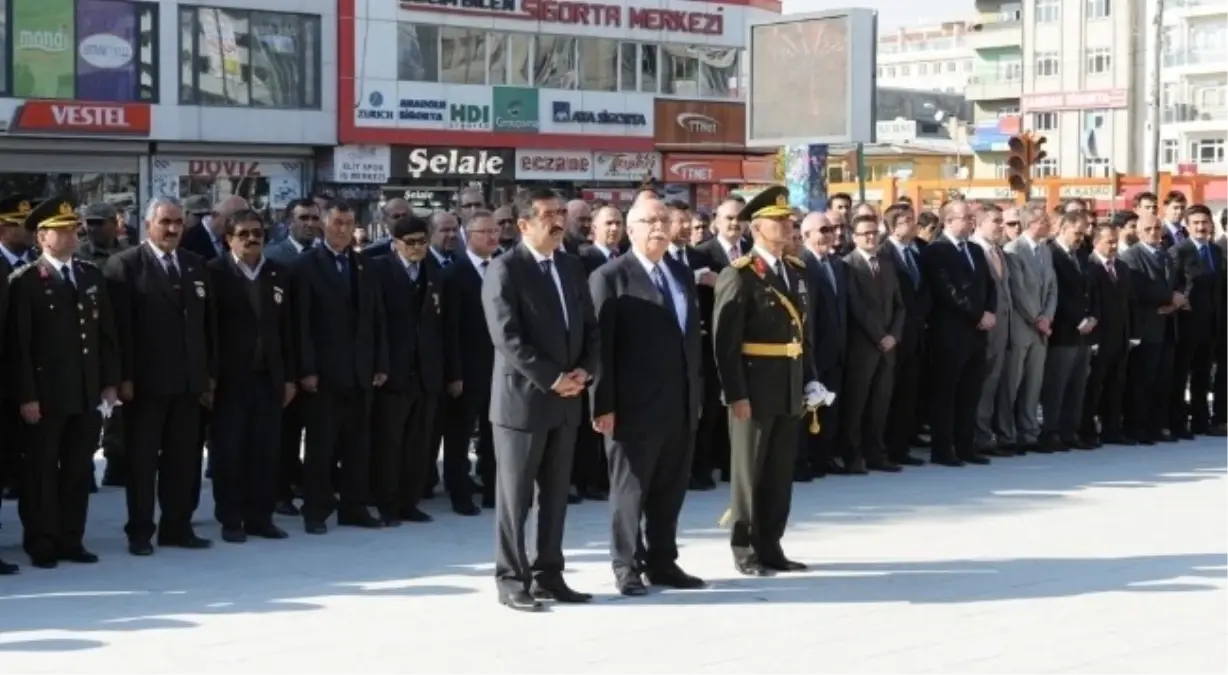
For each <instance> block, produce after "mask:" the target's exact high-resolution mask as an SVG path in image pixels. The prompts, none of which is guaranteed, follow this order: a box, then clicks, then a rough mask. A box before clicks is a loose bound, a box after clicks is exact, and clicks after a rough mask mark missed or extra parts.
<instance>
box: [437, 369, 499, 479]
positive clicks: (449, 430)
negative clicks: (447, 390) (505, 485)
mask: <svg viewBox="0 0 1228 675" xmlns="http://www.w3.org/2000/svg"><path fill="white" fill-rule="evenodd" d="M446 422H447V425H446V428H445V430H444V438H443V472H444V476H445V480H446V481H447V483H448V485H450V486H451V487H450V488H449V492H450V493H451V495H452V498H453V499H465V500H472V499H473V482H472V481H470V480H468V479H469V442H470V441H471V440H472V439H473V437H474V430H475V429H476V431H477V448H476V450H477V456H478V464H477V474H478V478H479V479H480V480H481V481H482V493H483V494H482V496H483V498H487V499H493V498H494V496H495V458H494V454H495V450H494V441H493V440H492V439H491V431H490V393H489V392H482V393H481V394H473V393H470V392H462V393H461V395H460V398H456V399H453V400H452V401H450V402H449V405H448V414H447V418H446ZM448 476H451V477H448ZM462 479H464V480H462Z"/></svg>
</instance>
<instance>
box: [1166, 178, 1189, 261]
mask: <svg viewBox="0 0 1228 675" xmlns="http://www.w3.org/2000/svg"><path fill="white" fill-rule="evenodd" d="M1187 203H1188V202H1186V198H1185V193H1184V192H1181V191H1180V190H1169V192H1168V194H1167V195H1165V196H1164V221H1163V223H1162V224H1163V226H1164V232H1163V233H1162V235H1161V237H1160V247H1161V250H1162V251H1164V252H1165V253H1167V252H1168V249H1170V248H1172V247H1173V246H1174V245H1176V244H1180V243H1181V242H1183V241H1185V240H1186V239H1189V231H1188V230H1187V229H1186V228H1185V226H1184V225H1182V224H1181V223H1182V221H1183V220H1184V219H1185V206H1186V204H1187Z"/></svg>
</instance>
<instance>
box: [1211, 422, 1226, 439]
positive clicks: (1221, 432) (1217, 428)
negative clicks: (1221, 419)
mask: <svg viewBox="0 0 1228 675" xmlns="http://www.w3.org/2000/svg"><path fill="white" fill-rule="evenodd" d="M1207 435H1208V436H1215V437H1216V438H1223V437H1225V436H1228V426H1225V425H1223V424H1216V425H1214V426H1212V427H1211V428H1210V429H1207Z"/></svg>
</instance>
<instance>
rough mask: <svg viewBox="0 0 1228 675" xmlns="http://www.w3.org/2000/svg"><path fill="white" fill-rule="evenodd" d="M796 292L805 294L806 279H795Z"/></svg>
mask: <svg viewBox="0 0 1228 675" xmlns="http://www.w3.org/2000/svg"><path fill="white" fill-rule="evenodd" d="M797 292H798V293H799V294H800V295H805V294H806V280H805V279H798V280H797Z"/></svg>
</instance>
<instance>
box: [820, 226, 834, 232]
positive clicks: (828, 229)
mask: <svg viewBox="0 0 1228 675" xmlns="http://www.w3.org/2000/svg"><path fill="white" fill-rule="evenodd" d="M835 231H836V228H834V227H832V226H831V225H820V226H819V234H831V233H832V232H835Z"/></svg>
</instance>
